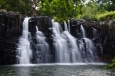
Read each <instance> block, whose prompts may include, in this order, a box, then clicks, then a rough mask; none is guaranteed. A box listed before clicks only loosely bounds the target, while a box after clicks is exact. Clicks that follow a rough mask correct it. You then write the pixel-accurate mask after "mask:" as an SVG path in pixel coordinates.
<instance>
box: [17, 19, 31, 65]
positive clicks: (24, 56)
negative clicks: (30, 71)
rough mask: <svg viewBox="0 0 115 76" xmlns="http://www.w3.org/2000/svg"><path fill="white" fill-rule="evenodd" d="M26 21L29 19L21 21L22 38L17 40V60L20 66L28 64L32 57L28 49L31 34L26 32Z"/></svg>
mask: <svg viewBox="0 0 115 76" xmlns="http://www.w3.org/2000/svg"><path fill="white" fill-rule="evenodd" d="M28 20H29V18H25V20H24V21H23V31H22V36H21V37H20V39H19V44H18V48H17V58H18V60H19V63H20V64H30V63H31V62H30V59H31V56H32V50H31V48H30V41H29V38H31V34H30V32H29V31H28Z"/></svg>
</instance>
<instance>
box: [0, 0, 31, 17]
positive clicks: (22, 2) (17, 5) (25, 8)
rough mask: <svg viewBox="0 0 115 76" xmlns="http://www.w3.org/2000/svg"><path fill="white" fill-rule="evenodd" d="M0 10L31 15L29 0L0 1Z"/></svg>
mask: <svg viewBox="0 0 115 76" xmlns="http://www.w3.org/2000/svg"><path fill="white" fill-rule="evenodd" d="M0 9H6V10H7V11H14V12H19V13H21V14H23V15H29V16H30V15H31V13H32V5H31V1H30V0H0Z"/></svg>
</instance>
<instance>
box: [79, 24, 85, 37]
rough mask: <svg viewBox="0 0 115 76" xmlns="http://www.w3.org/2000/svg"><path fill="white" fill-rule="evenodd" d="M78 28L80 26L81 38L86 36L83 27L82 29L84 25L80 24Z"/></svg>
mask: <svg viewBox="0 0 115 76" xmlns="http://www.w3.org/2000/svg"><path fill="white" fill-rule="evenodd" d="M80 28H81V31H82V35H83V38H84V37H86V34H85V29H84V27H83V26H82V25H81V26H80Z"/></svg>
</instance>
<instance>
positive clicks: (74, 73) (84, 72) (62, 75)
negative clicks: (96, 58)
mask: <svg viewBox="0 0 115 76" xmlns="http://www.w3.org/2000/svg"><path fill="white" fill-rule="evenodd" d="M105 65H106V64H38V65H33V64H30V65H25V64H24V65H5V66H4V65H3V66H0V76H111V71H110V70H105V69H104V66H105ZM112 76H115V75H112Z"/></svg>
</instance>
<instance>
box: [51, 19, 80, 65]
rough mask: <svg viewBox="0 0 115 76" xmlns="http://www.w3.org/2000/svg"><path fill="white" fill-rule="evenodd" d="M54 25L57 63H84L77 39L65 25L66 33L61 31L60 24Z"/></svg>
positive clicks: (54, 23)
mask: <svg viewBox="0 0 115 76" xmlns="http://www.w3.org/2000/svg"><path fill="white" fill-rule="evenodd" d="M52 23H53V36H54V41H55V43H54V48H55V50H56V62H61V63H70V62H73V63H75V62H82V59H81V54H80V52H79V49H78V46H77V44H76V39H75V38H74V37H73V36H72V35H71V34H70V33H69V32H68V28H67V25H66V24H65V23H64V24H65V31H60V29H61V26H60V25H59V23H57V22H54V21H52Z"/></svg>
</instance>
